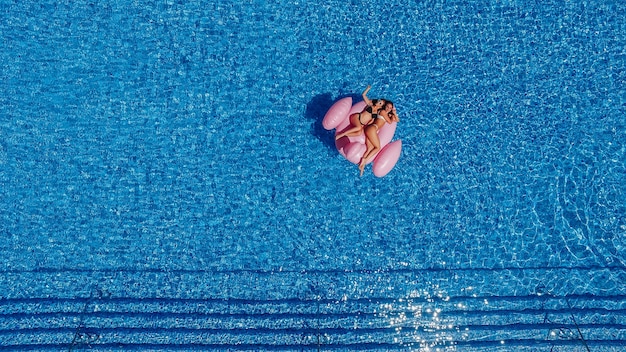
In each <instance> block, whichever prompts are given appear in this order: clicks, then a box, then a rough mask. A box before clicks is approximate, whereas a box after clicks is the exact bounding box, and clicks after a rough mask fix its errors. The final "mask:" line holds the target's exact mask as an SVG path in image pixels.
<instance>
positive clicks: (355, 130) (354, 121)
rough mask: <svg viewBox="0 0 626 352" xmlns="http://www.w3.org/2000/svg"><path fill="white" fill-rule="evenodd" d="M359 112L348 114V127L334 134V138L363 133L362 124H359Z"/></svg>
mask: <svg viewBox="0 0 626 352" xmlns="http://www.w3.org/2000/svg"><path fill="white" fill-rule="evenodd" d="M359 116H360V114H352V115H350V126H351V127H350V128H349V129H347V130H345V131H343V132H341V133H339V134H338V135H336V136H335V140H337V139H339V138H343V137H346V136H347V137H356V136H360V135H361V133H363V125H361V121H360V120H359Z"/></svg>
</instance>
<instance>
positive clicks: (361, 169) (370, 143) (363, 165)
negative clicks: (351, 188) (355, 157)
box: [359, 138, 374, 176]
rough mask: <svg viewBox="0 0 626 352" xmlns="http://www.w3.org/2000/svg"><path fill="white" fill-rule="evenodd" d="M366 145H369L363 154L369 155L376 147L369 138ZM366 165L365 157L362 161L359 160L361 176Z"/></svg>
mask: <svg viewBox="0 0 626 352" xmlns="http://www.w3.org/2000/svg"><path fill="white" fill-rule="evenodd" d="M365 145H366V146H367V148H366V149H365V153H363V156H365V155H367V154H368V153H369V151H370V150H371V149H372V148H374V145H373V144H372V142H370V140H369V139H367V138H365ZM365 165H366V163H364V162H363V157H361V162H359V170H360V171H361V176H363V171H365Z"/></svg>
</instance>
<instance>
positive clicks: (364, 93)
mask: <svg viewBox="0 0 626 352" xmlns="http://www.w3.org/2000/svg"><path fill="white" fill-rule="evenodd" d="M371 88H372V86H370V85H368V86H367V88H365V90H364V91H363V93H362V94H361V96H362V97H363V101H365V104H367V106H372V105H373V104H372V101H371V100H370V99H369V98H368V97H367V92H369V91H370V89H371Z"/></svg>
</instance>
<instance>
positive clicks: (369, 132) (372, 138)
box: [361, 125, 380, 168]
mask: <svg viewBox="0 0 626 352" xmlns="http://www.w3.org/2000/svg"><path fill="white" fill-rule="evenodd" d="M365 138H367V140H368V141H369V142H370V143H371V144H372V148H371V149H369V148H368V149H369V150H366V153H365V154H363V158H362V159H361V164H363V168H365V165H366V164H367V163H368V162H369V161H370V159H372V158H373V157H374V155H376V153H377V152H378V151H379V150H380V139H378V129H377V128H376V127H375V126H373V125H372V126H367V127H366V128H365Z"/></svg>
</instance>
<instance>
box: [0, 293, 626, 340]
mask: <svg viewBox="0 0 626 352" xmlns="http://www.w3.org/2000/svg"><path fill="white" fill-rule="evenodd" d="M624 322H626V297H623V296H609V297H591V296H567V297H553V296H526V297H516V296H510V297H496V296H490V297H486V296H485V297H474V296H471V297H461V296H458V297H442V298H433V297H426V298H424V297H410V298H393V297H373V298H361V299H355V300H350V299H340V300H332V299H321V298H320V299H299V298H291V299H278V300H254V299H227V300H222V299H177V298H166V297H159V298H132V297H106V296H104V297H103V296H96V297H90V298H36V299H32V298H22V299H3V300H0V350H38V351H47V350H59V349H62V350H82V349H88V350H92V351H93V350H95V351H97V350H146V349H148V350H237V351H239V350H259V349H261V350H368V351H369V350H372V351H374V350H378V351H382V350H406V349H408V348H410V347H412V348H414V349H417V350H419V349H420V348H422V347H439V348H442V349H444V350H454V349H462V350H472V349H476V350H485V349H490V348H493V349H497V348H502V347H503V346H504V347H509V348H513V347H514V348H515V349H516V350H524V349H528V350H538V349H539V350H541V349H542V348H544V349H545V350H546V351H547V350H551V349H554V348H558V347H562V348H567V350H580V351H586V350H587V349H586V348H587V346H590V348H599V347H602V350H613V349H614V350H615V351H617V350H622V349H624V348H626V325H625V323H624Z"/></svg>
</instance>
